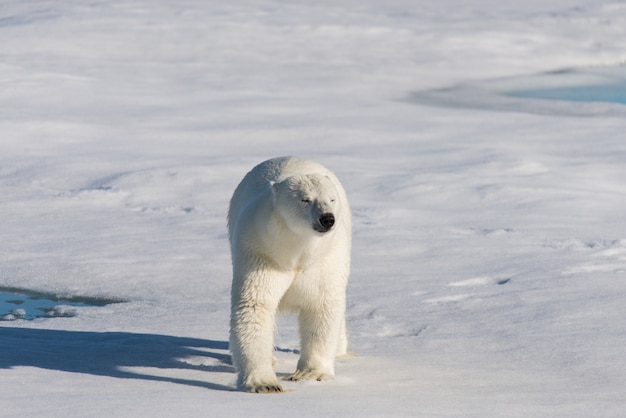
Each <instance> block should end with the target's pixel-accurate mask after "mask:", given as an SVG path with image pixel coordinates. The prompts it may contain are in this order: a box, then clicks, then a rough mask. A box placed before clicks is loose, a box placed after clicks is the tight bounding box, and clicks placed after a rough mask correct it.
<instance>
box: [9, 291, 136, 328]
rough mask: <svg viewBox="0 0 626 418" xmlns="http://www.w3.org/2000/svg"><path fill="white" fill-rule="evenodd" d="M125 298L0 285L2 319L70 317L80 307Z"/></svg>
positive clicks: (115, 301) (107, 303)
mask: <svg viewBox="0 0 626 418" xmlns="http://www.w3.org/2000/svg"><path fill="white" fill-rule="evenodd" d="M121 302H124V301H123V300H115V299H107V298H95V297H79V296H71V297H59V296H57V295H54V294H51V293H44V292H36V291H32V290H28V289H17V288H7V287H0V321H14V320H16V319H26V320H32V319H36V318H70V317H73V316H76V315H77V309H76V308H80V307H97V306H105V305H109V304H111V303H121Z"/></svg>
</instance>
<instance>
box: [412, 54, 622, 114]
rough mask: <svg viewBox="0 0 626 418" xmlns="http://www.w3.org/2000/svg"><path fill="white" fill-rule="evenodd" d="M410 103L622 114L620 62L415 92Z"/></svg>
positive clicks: (503, 109) (555, 112)
mask: <svg viewBox="0 0 626 418" xmlns="http://www.w3.org/2000/svg"><path fill="white" fill-rule="evenodd" d="M409 100H410V101H411V102H413V103H417V104H427V105H436V106H444V107H456V108H475V109H484V110H490V111H492V110H502V111H516V112H525V113H534V114H549V115H566V116H567V115H578V116H595V115H619V116H624V115H626V66H617V67H598V68H578V69H563V70H557V71H551V72H546V73H540V74H533V75H529V76H517V77H505V78H499V79H492V80H486V81H478V82H471V83H467V84H459V85H456V86H452V87H449V88H443V89H437V90H429V91H423V92H417V93H414V94H412V95H411V96H410V99H409Z"/></svg>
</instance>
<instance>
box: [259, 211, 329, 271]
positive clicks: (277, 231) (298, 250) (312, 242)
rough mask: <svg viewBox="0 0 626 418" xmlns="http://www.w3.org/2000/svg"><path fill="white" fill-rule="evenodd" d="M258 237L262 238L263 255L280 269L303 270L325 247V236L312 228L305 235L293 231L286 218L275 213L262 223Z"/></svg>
mask: <svg viewBox="0 0 626 418" xmlns="http://www.w3.org/2000/svg"><path fill="white" fill-rule="evenodd" d="M260 227H261V229H262V231H259V234H258V237H259V238H260V239H262V241H263V245H261V246H258V247H257V248H263V253H264V254H263V256H264V257H265V258H266V260H272V264H274V266H275V267H276V268H277V269H279V270H292V271H293V270H296V271H297V270H302V269H304V268H306V267H307V265H309V264H310V263H311V262H313V261H314V259H315V258H316V257H318V256H319V254H318V253H319V251H320V249H321V248H322V247H323V246H321V245H320V244H321V242H322V241H323V240H324V239H325V237H322V236H319V235H317V234H315V233H314V231H313V229H311V234H310V235H306V236H303V235H302V234H299V233H296V232H294V231H292V230H291V229H290V228H289V227H288V226H287V223H286V222H285V221H284V219H283V218H282V217H281V216H280V215H279V214H278V213H273V214H272V216H271V217H270V219H269V221H268V222H266V223H264V224H263V225H260Z"/></svg>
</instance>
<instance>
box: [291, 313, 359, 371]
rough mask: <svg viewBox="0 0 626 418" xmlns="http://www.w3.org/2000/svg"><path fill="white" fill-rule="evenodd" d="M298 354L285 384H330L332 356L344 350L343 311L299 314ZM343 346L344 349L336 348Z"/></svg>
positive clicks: (333, 366) (345, 342)
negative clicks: (299, 347) (290, 382)
mask: <svg viewBox="0 0 626 418" xmlns="http://www.w3.org/2000/svg"><path fill="white" fill-rule="evenodd" d="M298 321H299V325H300V339H301V353H300V359H299V360H298V366H297V369H296V372H295V373H294V374H292V375H291V376H289V377H288V378H287V379H288V380H318V381H322V380H330V379H333V378H334V377H335V356H336V355H337V351H338V349H339V350H341V349H343V350H345V349H346V348H347V347H346V346H347V340H345V330H343V329H342V328H343V327H344V326H345V323H344V312H343V309H337V310H335V311H332V312H310V311H304V310H303V311H300V315H299V317H298ZM339 345H344V347H339Z"/></svg>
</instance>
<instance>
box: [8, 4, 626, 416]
mask: <svg viewBox="0 0 626 418" xmlns="http://www.w3.org/2000/svg"><path fill="white" fill-rule="evenodd" d="M625 36H626V5H625V4H624V3H623V2H621V1H606V0H600V1H598V0H594V1H591V0H582V1H579V2H577V3H575V5H573V4H572V2H571V1H565V0H555V1H550V2H546V1H535V0H528V1H524V2H498V1H496V0H477V1H472V2H467V1H462V0H446V1H437V2H435V1H426V0H420V1H407V0H392V1H384V2H383V1H375V0H366V1H354V0H339V1H332V2H330V1H320V2H315V3H309V2H304V1H292V2H289V3H284V2H279V1H277V0H242V1H239V2H228V3H226V2H204V1H199V0H185V1H180V2H166V1H163V0H159V1H151V2H147V1H141V0H133V1H115V0H114V1H107V2H102V1H92V2H82V1H78V0H74V1H66V2H62V3H59V2H54V1H47V0H33V1H29V2H23V1H10V0H7V1H4V2H3V3H2V5H1V6H0V39H2V42H0V82H1V83H2V85H3V88H2V89H0V114H1V115H2V116H1V117H0V132H2V140H1V141H0V195H1V196H2V199H0V214H1V216H2V227H1V228H0V256H1V257H2V262H1V263H0V287H3V288H21V289H28V290H32V291H37V292H44V293H54V294H56V295H59V296H63V297H76V296H79V297H90V298H101V299H114V300H124V301H125V302H124V303H115V304H109V305H106V306H101V307H77V308H72V309H74V310H75V314H76V315H75V316H73V317H62V318H41V319H36V320H33V321H26V320H20V319H17V320H15V321H10V322H1V323H0V388H2V389H1V393H0V399H2V402H1V408H2V412H1V415H2V416H7V417H23V416H49V417H72V416H76V417H82V416H103V417H104V416H116V417H117V416H159V417H160V416H163V417H165V416H177V417H178V416H207V415H210V416H244V415H251V416H276V415H279V414H280V415H283V414H287V413H295V414H298V415H299V416H341V417H346V416H359V417H360V416H390V415H393V416H472V417H474V416H475V417H482V416H507V417H511V416H520V417H521V416H524V417H528V416H537V417H540V416H541V417H543V416H555V417H556V416H564V417H565V416H567V417H575V416H580V417H589V416H603V417H610V416H616V417H617V416H621V415H623V413H624V404H625V401H626V395H624V393H623V387H624V384H625V383H626V360H625V358H626V356H625V355H624V354H625V349H624V341H625V337H626V325H624V321H623V318H624V317H626V305H625V304H624V300H625V298H626V283H625V279H626V230H625V225H626V222H625V221H626V218H625V215H624V207H626V183H624V179H625V178H626V164H624V161H626V144H625V143H624V141H623V132H624V131H625V128H626V119H624V117H623V115H624V112H623V107H622V106H621V105H619V104H602V103H590V104H582V103H568V102H554V101H545V102H543V101H540V100H532V99H528V100H529V101H524V100H526V99H522V98H508V99H507V100H513V101H514V102H510V101H507V102H506V103H504V104H503V102H501V100H502V97H501V96H499V95H497V94H484V95H480V97H478V96H477V97H474V96H473V94H472V92H474V91H476V89H475V88H474V89H473V88H472V86H479V87H480V88H482V87H484V86H485V85H489V83H490V82H491V80H502V79H506V80H507V83H510V82H514V81H515V80H516V77H521V78H520V80H525V77H529V76H532V75H534V74H539V73H544V72H550V71H559V70H562V69H579V70H580V71H583V72H584V71H586V70H585V69H588V68H592V67H614V68H615V67H617V68H619V66H620V65H621V64H623V63H624V62H626V55H625V53H624V49H623V45H624V44H623V40H624V38H625ZM484 83H487V84H484ZM520 83H521V84H520V86H521V87H523V86H524V85H525V84H524V82H523V81H522V82H520ZM459 86H461V87H459ZM477 88H478V87H477ZM434 91H449V92H453V94H454V95H455V96H456V98H455V101H454V102H451V101H450V100H447V99H446V100H438V101H437V103H434V102H433V101H432V100H431V101H429V100H425V99H423V97H424V94H426V93H427V92H434ZM501 105H502V106H501ZM581 106H582V107H581ZM581 108H582V109H584V110H583V111H581V110H580V109H581ZM590 109H591V110H590ZM280 155H299V156H303V157H306V158H311V159H314V160H317V161H319V162H321V163H322V164H324V165H326V166H328V167H329V168H331V169H332V170H333V171H334V172H335V173H336V174H337V175H338V176H339V178H340V179H341V180H342V182H343V183H344V186H345V187H346V189H347V191H348V194H349V197H350V199H351V204H352V208H353V212H354V252H353V272H352V275H351V281H350V286H349V289H348V301H349V306H348V312H347V315H348V325H349V330H350V334H351V349H352V351H353V352H354V353H355V357H352V358H345V359H339V360H338V365H337V377H336V379H335V380H334V381H332V382H324V383H318V382H304V383H297V382H296V383H292V382H284V386H285V388H286V389H288V392H287V393H285V394H282V395H276V396H274V395H272V396H255V395H251V394H246V393H240V392H236V391H233V389H234V386H233V384H234V382H235V375H234V373H233V370H232V368H231V367H230V366H229V365H228V362H227V360H228V350H227V344H226V341H227V336H228V316H229V298H230V296H229V292H230V255H229V250H228V244H227V236H226V226H225V214H226V208H227V204H228V199H229V198H230V194H231V193H232V191H233V190H234V187H235V186H236V184H237V183H238V182H239V181H240V179H241V178H242V177H243V175H244V174H245V173H246V172H247V171H248V170H249V169H250V168H251V167H252V166H254V165H255V164H257V163H258V162H260V161H262V160H264V159H266V158H270V157H275V156H280ZM277 346H278V351H277V357H278V358H279V360H280V364H279V366H278V372H279V373H282V374H286V373H288V372H290V371H293V369H294V368H295V364H296V362H297V349H298V338H297V331H296V327H295V323H294V321H293V318H290V317H285V318H282V319H281V321H280V324H279V332H278V336H277Z"/></svg>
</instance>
